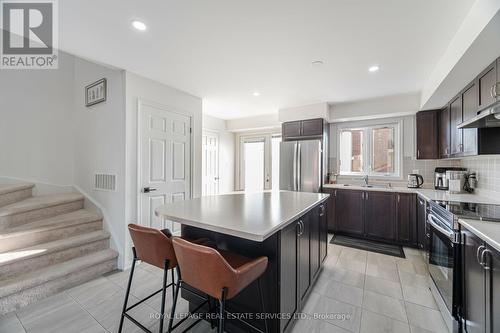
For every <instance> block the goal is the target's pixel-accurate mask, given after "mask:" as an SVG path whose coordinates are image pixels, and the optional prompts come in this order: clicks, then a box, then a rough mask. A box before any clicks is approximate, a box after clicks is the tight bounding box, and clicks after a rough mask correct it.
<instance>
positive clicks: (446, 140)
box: [439, 105, 450, 157]
mask: <svg viewBox="0 0 500 333" xmlns="http://www.w3.org/2000/svg"><path fill="white" fill-rule="evenodd" d="M439 152H440V155H441V157H448V156H449V155H450V106H449V105H447V106H446V107H445V108H444V109H443V110H442V111H441V117H440V119H439Z"/></svg>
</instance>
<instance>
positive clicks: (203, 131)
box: [201, 128, 220, 195]
mask: <svg viewBox="0 0 500 333" xmlns="http://www.w3.org/2000/svg"><path fill="white" fill-rule="evenodd" d="M205 133H207V134H212V135H214V136H216V137H217V177H219V180H218V182H219V184H218V185H217V186H218V188H217V194H219V193H220V133H219V131H217V130H212V129H206V128H203V129H202V131H201V137H202V141H203V136H204V135H205ZM202 149H203V142H202ZM202 155H203V152H202ZM201 163H202V165H203V160H202V161H201ZM201 176H202V177H203V172H202V175H201ZM201 184H202V185H203V179H202V180H201ZM201 191H202V195H203V188H202V189H201Z"/></svg>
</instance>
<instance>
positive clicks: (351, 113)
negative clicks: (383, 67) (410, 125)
mask: <svg viewBox="0 0 500 333" xmlns="http://www.w3.org/2000/svg"><path fill="white" fill-rule="evenodd" d="M419 110H420V93H408V94H399V95H393V96H385V97H377V98H371V99H366V100H361V101H356V102H349V103H338V104H331V105H330V122H332V123H336V122H344V121H357V120H367V119H379V118H389V117H402V116H407V115H412V114H415V113H416V112H417V111H419Z"/></svg>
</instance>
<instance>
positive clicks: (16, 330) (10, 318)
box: [0, 312, 26, 333]
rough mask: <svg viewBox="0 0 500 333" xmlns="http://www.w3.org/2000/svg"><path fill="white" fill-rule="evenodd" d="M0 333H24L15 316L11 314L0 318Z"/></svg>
mask: <svg viewBox="0 0 500 333" xmlns="http://www.w3.org/2000/svg"><path fill="white" fill-rule="evenodd" d="M0 332H5V333H25V332H26V331H25V330H24V327H23V325H21V322H20V321H19V319H18V318H17V316H16V314H15V313H13V312H11V313H9V314H6V315H4V316H1V317H0Z"/></svg>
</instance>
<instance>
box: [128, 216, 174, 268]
mask: <svg viewBox="0 0 500 333" xmlns="http://www.w3.org/2000/svg"><path fill="white" fill-rule="evenodd" d="M128 230H129V232H130V237H132V241H133V242H134V247H135V251H136V254H137V259H139V260H142V261H144V262H147V263H148V264H151V265H154V266H156V267H159V268H165V267H164V266H165V260H168V261H169V265H168V266H169V267H167V268H174V267H176V266H177V258H176V256H175V252H174V248H173V246H172V239H171V238H169V237H167V236H166V235H165V234H164V233H163V232H161V231H160V230H158V229H154V228H148V227H144V226H142V225H138V224H129V225H128Z"/></svg>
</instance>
